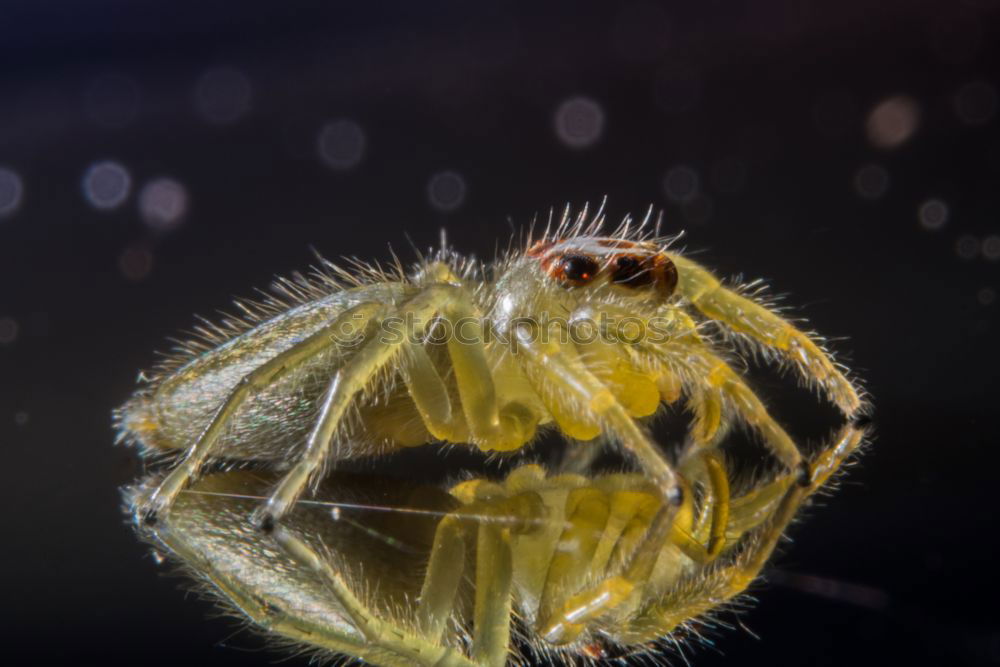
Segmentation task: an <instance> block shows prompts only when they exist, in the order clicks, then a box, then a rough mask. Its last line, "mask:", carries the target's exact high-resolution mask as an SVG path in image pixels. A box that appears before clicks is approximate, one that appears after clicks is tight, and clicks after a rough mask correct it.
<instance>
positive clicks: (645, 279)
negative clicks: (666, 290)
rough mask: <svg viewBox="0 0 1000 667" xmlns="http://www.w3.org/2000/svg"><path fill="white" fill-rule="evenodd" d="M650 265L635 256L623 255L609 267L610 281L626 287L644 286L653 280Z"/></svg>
mask: <svg viewBox="0 0 1000 667" xmlns="http://www.w3.org/2000/svg"><path fill="white" fill-rule="evenodd" d="M653 280H654V276H653V271H652V270H651V267H650V266H648V265H647V263H645V262H640V261H639V260H637V259H636V258H635V257H629V256H627V255H623V256H621V257H619V258H618V259H616V260H615V262H614V264H613V265H612V268H611V282H613V283H616V284H618V285H625V286H627V287H645V286H646V285H649V284H651V283H652V282H653Z"/></svg>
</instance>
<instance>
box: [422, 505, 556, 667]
mask: <svg viewBox="0 0 1000 667" xmlns="http://www.w3.org/2000/svg"><path fill="white" fill-rule="evenodd" d="M543 515H544V510H542V506H541V499H540V498H539V497H538V496H537V495H536V494H534V493H530V492H528V493H521V494H518V495H515V496H511V497H501V498H498V499H496V500H484V501H475V502H472V503H470V504H466V505H464V506H462V507H461V508H459V509H457V510H456V511H454V512H452V513H450V514H448V515H446V516H445V517H444V518H443V519H442V520H441V521H440V523H438V527H437V531H436V532H435V534H434V545H433V547H432V548H431V555H430V560H429V562H428V566H427V574H426V576H425V577H424V583H423V587H422V589H421V592H420V603H419V606H418V608H417V623H418V627H419V628H420V631H421V633H422V635H423V636H424V638H425V639H426V640H427V641H433V642H438V641H440V639H441V636H442V634H443V633H444V631H445V628H446V625H447V622H448V619H449V617H450V616H451V614H452V612H453V611H454V608H455V601H456V600H455V595H456V593H457V591H458V587H459V584H460V583H461V582H462V579H463V578H464V577H465V576H466V575H465V555H466V550H467V546H468V544H469V543H470V542H471V541H472V539H475V544H476V569H475V572H476V577H475V592H476V593H475V607H474V610H473V621H472V627H473V639H472V652H471V655H472V658H473V660H475V661H476V664H481V665H484V666H485V665H490V666H497V667H502V666H503V665H504V664H506V661H507V652H508V650H509V644H510V615H511V604H512V599H511V591H512V585H513V577H514V571H513V555H512V552H511V535H512V533H516V532H520V531H521V530H524V529H528V528H527V527H529V526H531V525H532V524H533V523H534V522H536V521H538V520H541V519H542V518H543Z"/></svg>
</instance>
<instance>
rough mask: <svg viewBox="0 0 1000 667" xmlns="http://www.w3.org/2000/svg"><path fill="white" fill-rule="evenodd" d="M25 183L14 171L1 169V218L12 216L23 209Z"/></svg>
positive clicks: (5, 168)
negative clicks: (22, 200)
mask: <svg viewBox="0 0 1000 667" xmlns="http://www.w3.org/2000/svg"><path fill="white" fill-rule="evenodd" d="M23 196H24V182H23V181H22V180H21V177H20V176H19V175H18V173H17V172H16V171H14V170H13V169H8V168H7V167H0V218H2V217H5V216H8V215H11V214H12V213H14V212H15V211H17V209H18V208H20V207H21V198H22V197H23Z"/></svg>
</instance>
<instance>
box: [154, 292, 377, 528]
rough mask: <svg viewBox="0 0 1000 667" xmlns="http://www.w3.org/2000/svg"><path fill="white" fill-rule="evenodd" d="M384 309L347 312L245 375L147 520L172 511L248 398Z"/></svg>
mask: <svg viewBox="0 0 1000 667" xmlns="http://www.w3.org/2000/svg"><path fill="white" fill-rule="evenodd" d="M384 310H385V308H384V306H382V305H381V304H374V303H365V304H361V305H359V306H356V307H354V308H351V309H349V310H346V311H344V312H343V313H341V314H340V315H339V316H338V317H337V318H336V319H334V320H333V322H331V323H330V324H328V325H326V326H325V327H323V328H322V329H320V330H319V331H317V332H316V333H315V334H313V335H311V336H309V337H308V338H306V339H305V340H303V341H302V342H300V343H297V344H296V345H293V346H292V347H290V348H289V349H287V350H285V351H284V352H282V353H280V354H278V355H276V356H275V357H274V358H272V359H270V360H268V361H267V362H265V363H263V364H261V365H260V366H259V367H257V368H255V369H254V370H253V371H252V372H251V373H249V374H247V375H246V376H244V378H243V379H242V380H241V381H240V382H239V383H238V384H237V385H236V387H235V388H233V390H232V391H231V392H230V393H229V396H228V397H227V398H226V400H225V401H224V402H223V403H222V405H221V406H219V409H218V410H217V411H216V413H215V415H214V416H213V417H212V421H211V422H210V423H209V424H208V426H207V427H206V428H205V430H204V431H202V433H201V435H200V436H199V437H198V440H197V441H196V442H195V444H194V445H193V446H191V447H190V448H188V450H187V451H186V452H185V454H184V458H183V459H182V460H181V462H180V464H178V466H177V467H176V468H174V469H173V470H172V471H171V472H170V474H169V475H168V476H167V477H166V479H164V480H163V482H162V483H161V484H160V485H159V487H157V489H156V490H155V491H154V492H153V494H152V496H151V497H150V498H149V500H148V502H147V506H146V509H145V511H144V515H145V517H146V520H147V521H149V520H154V519H155V517H156V515H157V514H159V513H162V512H164V511H169V509H170V506H171V505H173V503H174V500H176V498H177V494H178V493H180V492H181V491H182V490H183V489H184V487H185V486H187V484H188V482H189V481H190V480H192V479H194V478H196V477H197V476H198V473H199V472H200V471H201V468H202V465H204V463H205V461H206V460H207V459H208V457H209V456H211V454H212V453H213V452H214V451H215V448H216V445H217V444H218V443H219V438H220V436H221V435H222V434H223V433H224V431H225V428H226V426H227V425H228V424H229V421H230V419H231V418H232V417H233V415H234V414H236V412H237V410H239V409H240V407H241V406H242V405H243V404H244V403H245V402H246V401H247V400H248V399H250V398H252V397H253V395H254V393H255V392H257V391H259V390H260V389H263V388H265V387H267V386H268V385H270V384H271V383H273V382H274V381H275V380H277V379H278V378H280V377H281V376H282V375H283V374H285V373H286V372H288V371H289V370H292V369H294V368H296V367H297V366H300V365H302V364H304V363H306V362H308V361H309V360H310V359H312V358H313V357H315V356H316V355H317V354H319V353H321V352H323V351H324V350H327V349H329V348H331V347H333V346H335V345H336V344H337V342H338V334H339V333H341V332H342V331H343V330H344V327H351V328H352V330H353V331H361V330H363V329H364V327H365V326H366V325H367V324H368V323H369V322H370V321H371V320H372V318H374V317H376V316H377V314H378V313H379V312H380V311H384Z"/></svg>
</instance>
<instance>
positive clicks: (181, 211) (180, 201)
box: [139, 178, 188, 231]
mask: <svg viewBox="0 0 1000 667" xmlns="http://www.w3.org/2000/svg"><path fill="white" fill-rule="evenodd" d="M187 209H188V194H187V189H186V188H185V187H184V186H183V185H181V184H180V183H178V182H177V181H175V180H174V179H172V178H157V179H155V180H152V181H150V182H149V183H147V184H146V185H144V186H143V188H142V191H140V192H139V215H140V216H142V221H143V222H145V223H146V225H147V226H148V227H150V228H152V229H154V230H156V231H170V230H171V229H173V228H175V227H176V226H177V225H179V224H180V223H181V221H182V220H183V219H184V215H185V214H186V213H187Z"/></svg>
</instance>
